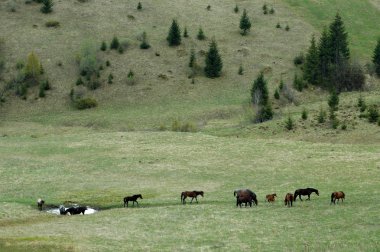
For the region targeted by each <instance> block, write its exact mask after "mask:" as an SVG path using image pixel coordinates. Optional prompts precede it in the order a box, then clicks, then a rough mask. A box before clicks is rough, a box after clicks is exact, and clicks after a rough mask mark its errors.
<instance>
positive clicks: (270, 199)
mask: <svg viewBox="0 0 380 252" xmlns="http://www.w3.org/2000/svg"><path fill="white" fill-rule="evenodd" d="M275 197H277V194H275V193H273V194H268V195H267V196H265V198H266V199H267V201H268V202H274V200H275Z"/></svg>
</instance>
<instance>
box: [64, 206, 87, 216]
mask: <svg viewBox="0 0 380 252" xmlns="http://www.w3.org/2000/svg"><path fill="white" fill-rule="evenodd" d="M86 210H87V207H69V208H67V209H66V211H65V212H66V214H67V213H70V215H75V214H83V215H84V212H85V211H86Z"/></svg>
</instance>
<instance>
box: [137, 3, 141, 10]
mask: <svg viewBox="0 0 380 252" xmlns="http://www.w3.org/2000/svg"><path fill="white" fill-rule="evenodd" d="M137 10H142V4H141V2H139V3H138V4H137Z"/></svg>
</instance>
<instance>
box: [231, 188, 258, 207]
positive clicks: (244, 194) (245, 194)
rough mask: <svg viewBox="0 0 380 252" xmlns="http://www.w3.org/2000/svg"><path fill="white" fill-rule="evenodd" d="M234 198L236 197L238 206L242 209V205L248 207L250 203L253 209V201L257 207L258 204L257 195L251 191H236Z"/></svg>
mask: <svg viewBox="0 0 380 252" xmlns="http://www.w3.org/2000/svg"><path fill="white" fill-rule="evenodd" d="M234 196H236V206H239V205H240V207H241V204H242V203H245V206H247V203H248V204H249V206H250V207H251V206H252V201H253V202H254V203H255V204H256V206H257V204H258V202H257V196H256V194H255V193H254V192H252V191H251V190H249V189H236V190H235V191H234Z"/></svg>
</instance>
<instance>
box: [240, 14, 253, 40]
mask: <svg viewBox="0 0 380 252" xmlns="http://www.w3.org/2000/svg"><path fill="white" fill-rule="evenodd" d="M239 27H240V29H241V30H242V32H241V35H243V36H244V35H246V34H247V31H248V30H250V29H251V21H249V17H248V15H247V10H246V9H244V11H243V15H242V16H241V18H240V25H239Z"/></svg>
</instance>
